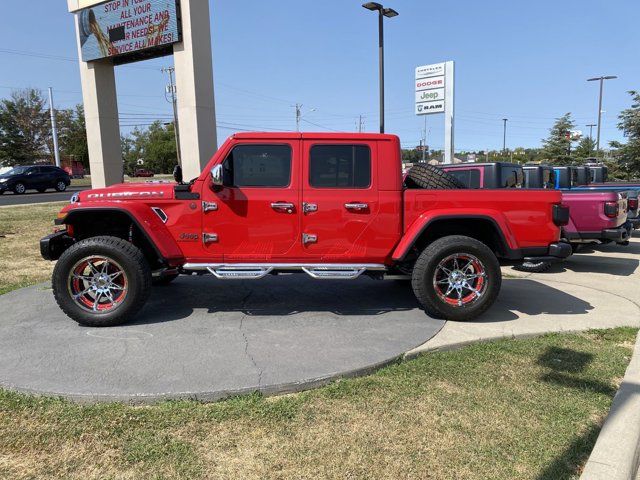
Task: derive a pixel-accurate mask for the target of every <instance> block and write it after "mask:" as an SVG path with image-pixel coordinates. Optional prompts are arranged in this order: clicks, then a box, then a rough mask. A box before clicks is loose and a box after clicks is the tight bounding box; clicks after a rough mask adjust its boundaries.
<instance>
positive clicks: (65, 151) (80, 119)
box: [51, 105, 89, 167]
mask: <svg viewBox="0 0 640 480" xmlns="http://www.w3.org/2000/svg"><path fill="white" fill-rule="evenodd" d="M56 119H57V122H58V130H59V133H58V137H59V141H60V142H59V143H60V153H61V155H62V156H63V157H71V158H73V160H77V161H80V162H82V164H83V165H84V166H85V167H88V166H89V147H88V145H87V127H86V124H85V119H84V107H83V106H82V105H76V107H75V109H73V110H57V111H56ZM51 148H53V146H51Z"/></svg>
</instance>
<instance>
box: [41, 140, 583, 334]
mask: <svg viewBox="0 0 640 480" xmlns="http://www.w3.org/2000/svg"><path fill="white" fill-rule="evenodd" d="M401 168H402V166H401V158H400V141H399V139H398V137H397V136H395V135H383V134H347V133H336V134H328V133H303V134H301V133H242V134H237V135H233V136H232V137H230V138H229V139H228V140H227V141H226V142H225V143H224V145H222V147H221V148H220V149H219V150H218V152H217V153H216V154H215V155H214V157H213V158H212V159H211V160H210V162H209V164H208V165H207V167H206V168H205V169H204V171H203V172H202V174H201V175H200V176H199V177H198V178H195V179H194V180H192V181H190V182H188V183H183V182H182V179H181V178H179V177H180V175H177V177H178V178H176V180H177V183H175V184H173V183H171V184H131V183H129V184H121V185H114V186H112V187H108V188H103V189H96V190H89V191H83V192H80V193H78V194H76V195H75V196H74V198H72V203H71V204H70V205H68V206H66V207H65V208H63V209H62V211H61V212H60V214H59V215H58V218H57V220H56V223H57V224H58V225H64V226H65V227H66V228H64V229H63V230H61V231H59V232H57V233H55V234H53V235H50V236H48V237H45V238H43V239H42V240H41V242H40V247H41V252H42V255H43V257H44V258H45V259H49V260H58V262H57V264H56V266H55V269H54V273H53V279H52V285H53V292H54V295H55V298H56V300H57V302H58V304H59V305H60V307H61V308H62V310H63V311H64V312H65V313H66V314H67V315H68V316H69V317H71V318H72V319H74V320H76V321H77V322H79V323H81V324H84V325H90V326H110V325H117V324H120V323H123V322H125V321H127V320H129V319H131V318H132V317H133V316H134V315H135V314H136V313H137V312H138V311H139V310H140V309H141V308H142V307H143V305H144V303H145V301H146V300H147V298H148V295H149V291H150V287H151V285H152V284H158V283H169V282H171V281H172V280H173V279H174V278H176V277H177V276H178V275H179V274H194V273H198V274H205V273H209V274H212V275H214V276H215V277H217V278H219V279H258V278H261V277H264V276H265V275H269V274H278V273H291V272H304V273H306V274H308V275H309V276H311V277H313V278H315V279H354V278H357V277H358V276H360V275H361V274H365V275H369V276H371V277H374V278H378V279H383V278H395V279H398V278H399V277H400V278H406V279H410V280H411V285H412V288H413V291H414V292H415V295H416V297H417V299H418V301H419V302H420V304H421V305H422V306H423V307H424V309H425V310H426V312H427V313H428V314H429V315H433V316H437V317H441V318H447V319H452V320H470V319H473V318H475V317H477V316H478V315H480V314H482V313H483V312H484V311H485V310H486V309H487V308H489V306H491V304H492V303H493V302H494V300H495V299H496V297H497V295H498V292H499V290H500V285H501V274H500V266H499V260H501V261H511V262H513V261H523V260H524V259H530V260H531V259H536V258H542V259H560V258H564V257H567V256H568V255H570V253H571V249H570V247H569V246H568V245H566V244H563V243H560V242H559V240H560V225H562V224H563V223H564V222H565V221H566V219H567V218H568V215H567V211H566V208H565V207H562V206H561V194H560V192H556V191H543V190H540V191H525V190H501V191H481V190H456V189H438V188H439V187H438V186H445V187H446V184H447V182H445V180H447V178H446V177H449V176H448V174H446V173H445V172H442V171H441V170H440V169H437V168H435V167H429V166H423V167H421V168H417V169H416V168H414V169H413V170H412V172H413V174H411V173H410V176H411V177H412V178H413V179H414V180H415V182H416V183H417V184H418V186H417V187H416V188H411V189H406V188H405V187H404V186H403V180H402V172H401ZM423 180H424V181H425V182H426V183H427V184H431V185H432V186H433V187H434V188H433V189H428V188H420V187H419V184H420V183H421V182H422V181H423ZM448 180H452V178H449V179H448ZM185 301H186V300H185Z"/></svg>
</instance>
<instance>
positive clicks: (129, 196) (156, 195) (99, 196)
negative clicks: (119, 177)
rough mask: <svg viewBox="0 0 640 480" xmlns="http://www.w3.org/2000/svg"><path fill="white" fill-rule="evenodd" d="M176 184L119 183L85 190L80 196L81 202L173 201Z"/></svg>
mask: <svg viewBox="0 0 640 480" xmlns="http://www.w3.org/2000/svg"><path fill="white" fill-rule="evenodd" d="M175 185H176V184H175V183H151V182H149V183H119V184H116V185H111V186H110V187H107V188H96V189H93V190H85V191H84V192H80V193H79V194H78V201H80V202H101V201H102V202H104V201H114V200H127V201H129V200H151V199H155V200H171V199H173V198H174V190H173V189H174V187H175Z"/></svg>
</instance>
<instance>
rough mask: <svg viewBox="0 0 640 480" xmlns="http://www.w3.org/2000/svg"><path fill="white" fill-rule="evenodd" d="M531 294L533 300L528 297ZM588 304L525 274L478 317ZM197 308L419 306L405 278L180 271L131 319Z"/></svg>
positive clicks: (367, 312)
mask: <svg viewBox="0 0 640 480" xmlns="http://www.w3.org/2000/svg"><path fill="white" fill-rule="evenodd" d="M532 298H535V299H537V301H531V299H532ZM592 308H593V307H592V306H591V305H590V304H589V303H587V302H585V301H583V300H581V299H579V298H577V297H574V296H573V295H569V294H567V293H564V292H562V291H560V290H557V289H555V288H552V287H549V286H547V285H544V284H541V283H538V282H535V281H533V280H526V279H505V280H504V282H503V284H502V291H501V292H500V295H499V296H498V301H497V302H496V304H495V305H494V306H493V307H492V308H491V309H490V310H489V311H488V312H487V313H486V314H485V315H483V316H482V317H481V318H480V319H478V320H477V322H498V321H505V320H515V319H517V318H519V315H518V314H517V313H518V312H521V313H525V314H527V315H541V314H547V313H548V314H560V315H571V314H575V315H577V314H584V313H586V312H587V311H589V310H591V309H592ZM196 309H206V310H207V311H208V313H216V312H240V313H242V314H244V315H247V316H248V317H251V316H289V315H295V314H297V313H301V312H311V313H313V312H317V313H318V314H319V315H320V314H322V313H333V314H336V315H342V316H371V315H382V314H385V313H389V312H403V311H410V310H415V314H416V315H425V316H426V314H425V313H424V312H423V311H422V310H421V309H420V307H419V305H418V302H417V300H416V299H415V297H414V295H413V292H412V290H411V286H410V285H409V284H408V283H405V282H391V281H376V280H371V279H368V278H361V279H358V280H355V281H347V280H334V281H332V280H321V281H319V280H313V279H311V278H307V277H306V276H303V275H283V276H278V277H267V278H263V279H261V280H237V281H236V280H227V281H224V280H216V279H215V278H213V277H205V278H202V277H200V278H196V277H180V278H178V279H177V280H176V281H175V282H174V283H172V284H171V286H170V287H169V288H162V287H157V288H154V290H153V293H152V295H151V299H150V300H149V302H148V303H147V305H146V306H145V308H144V310H143V311H142V312H141V314H140V315H139V316H138V317H137V321H135V322H134V323H135V324H145V323H159V322H166V321H173V320H179V319H183V318H187V317H189V316H190V315H191V314H192V313H193V311H194V310H196Z"/></svg>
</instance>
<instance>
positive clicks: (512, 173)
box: [500, 166, 524, 188]
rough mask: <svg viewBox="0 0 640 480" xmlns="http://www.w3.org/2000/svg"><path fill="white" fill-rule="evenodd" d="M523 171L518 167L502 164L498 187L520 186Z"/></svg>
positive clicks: (522, 179)
mask: <svg viewBox="0 0 640 480" xmlns="http://www.w3.org/2000/svg"><path fill="white" fill-rule="evenodd" d="M523 183H524V171H523V170H522V168H520V167H512V166H504V167H501V168H500V187H502V188H522V184H523Z"/></svg>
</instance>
